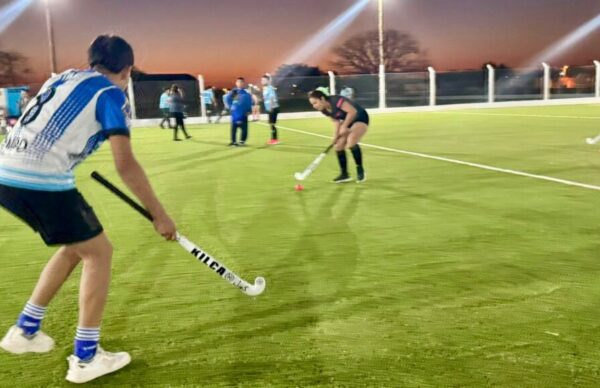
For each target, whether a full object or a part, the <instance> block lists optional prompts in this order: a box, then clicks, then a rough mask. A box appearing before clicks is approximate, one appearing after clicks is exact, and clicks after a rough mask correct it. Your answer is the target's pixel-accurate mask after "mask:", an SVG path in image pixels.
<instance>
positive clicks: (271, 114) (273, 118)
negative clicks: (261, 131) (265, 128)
mask: <svg viewBox="0 0 600 388" xmlns="http://www.w3.org/2000/svg"><path fill="white" fill-rule="evenodd" d="M277 116H279V108H273V109H271V111H270V112H269V124H277Z"/></svg>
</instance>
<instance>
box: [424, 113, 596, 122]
mask: <svg viewBox="0 0 600 388" xmlns="http://www.w3.org/2000/svg"><path fill="white" fill-rule="evenodd" d="M432 113H435V114H442V115H447V114H454V115H473V116H507V117H531V118H542V119H576V120H600V116H558V115H531V114H519V113H486V112H432Z"/></svg>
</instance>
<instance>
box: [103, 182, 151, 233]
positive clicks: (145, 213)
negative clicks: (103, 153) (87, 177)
mask: <svg viewBox="0 0 600 388" xmlns="http://www.w3.org/2000/svg"><path fill="white" fill-rule="evenodd" d="M92 178H93V179H95V180H96V181H97V182H98V183H100V184H101V185H102V186H104V187H106V188H107V189H109V190H110V191H112V193H113V194H114V195H116V196H117V197H119V198H121V199H122V200H123V201H125V202H127V203H128V204H129V206H131V207H132V208H134V209H135V210H137V211H138V212H139V213H140V214H141V215H143V216H144V217H146V218H147V219H148V220H149V221H151V222H152V221H154V219H153V218H152V215H151V214H150V213H148V210H146V209H144V208H143V207H142V206H140V204H139V203H137V202H135V201H134V200H133V199H131V197H129V196H128V195H127V194H125V193H124V192H122V191H121V190H119V189H118V188H117V187H116V186H115V185H113V184H112V183H110V182H109V181H107V180H106V178H104V177H103V176H102V175H100V174H99V173H98V171H94V172H92Z"/></svg>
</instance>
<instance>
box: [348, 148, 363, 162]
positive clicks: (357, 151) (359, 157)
mask: <svg viewBox="0 0 600 388" xmlns="http://www.w3.org/2000/svg"><path fill="white" fill-rule="evenodd" d="M350 151H352V156H353V157H354V161H355V162H356V165H357V166H358V167H362V152H361V150H360V147H359V146H358V144H356V145H355V146H354V147H352V148H350Z"/></svg>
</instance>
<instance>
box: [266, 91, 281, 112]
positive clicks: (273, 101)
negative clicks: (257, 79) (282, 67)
mask: <svg viewBox="0 0 600 388" xmlns="http://www.w3.org/2000/svg"><path fill="white" fill-rule="evenodd" d="M263 99H264V101H265V110H266V111H267V112H270V111H272V110H273V109H275V108H279V101H278V100H277V92H276V91H275V88H274V87H273V86H272V85H268V86H265V87H263Z"/></svg>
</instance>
